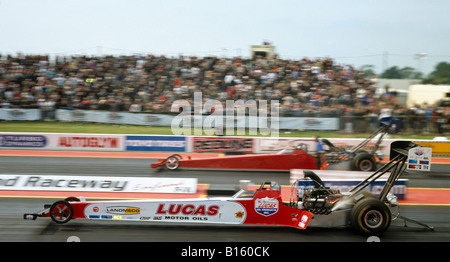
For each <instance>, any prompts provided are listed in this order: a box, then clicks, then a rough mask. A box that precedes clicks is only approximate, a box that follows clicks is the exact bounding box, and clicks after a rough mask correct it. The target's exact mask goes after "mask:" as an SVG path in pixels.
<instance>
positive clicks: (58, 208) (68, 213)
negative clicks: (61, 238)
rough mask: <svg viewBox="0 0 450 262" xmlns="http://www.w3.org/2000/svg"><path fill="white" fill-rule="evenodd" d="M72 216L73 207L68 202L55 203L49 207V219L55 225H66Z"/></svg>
mask: <svg viewBox="0 0 450 262" xmlns="http://www.w3.org/2000/svg"><path fill="white" fill-rule="evenodd" d="M72 216H73V207H72V205H71V204H70V203H69V202H67V201H65V200H60V201H56V202H55V203H53V204H52V205H51V207H50V218H51V219H52V220H53V222H55V223H58V224H64V223H67V222H69V221H70V220H71V219H72Z"/></svg>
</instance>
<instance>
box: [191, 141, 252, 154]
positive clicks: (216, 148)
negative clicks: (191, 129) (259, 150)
mask: <svg viewBox="0 0 450 262" xmlns="http://www.w3.org/2000/svg"><path fill="white" fill-rule="evenodd" d="M191 139H192V150H193V152H216V153H225V152H243V153H253V138H243V137H192V138H191Z"/></svg>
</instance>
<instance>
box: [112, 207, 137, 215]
mask: <svg viewBox="0 0 450 262" xmlns="http://www.w3.org/2000/svg"><path fill="white" fill-rule="evenodd" d="M106 213H109V214H116V215H136V214H140V213H141V209H140V208H139V207H125V206H111V207H106Z"/></svg>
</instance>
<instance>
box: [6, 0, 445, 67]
mask: <svg viewBox="0 0 450 262" xmlns="http://www.w3.org/2000/svg"><path fill="white" fill-rule="evenodd" d="M449 14H450V1H449V0H426V1H425V0H423V1H421V0H407V1H406V0H375V1H370V0H327V1H325V0H324V1H318V0H315V1H312V0H309V1H303V0H292V1H290V0H289V1H288V0H277V1H274V0H272V1H266V0H258V1H255V0H220V1H218V0H217V1H216V0H204V1H203V0H202V1H200V0H164V1H162V0H159V1H156V0H155V1H153V0H127V1H122V0H39V1H38V0H0V53H2V54H16V53H17V52H23V53H33V54H51V55H54V54H66V55H68V54H87V55H91V54H94V55H97V54H102V55H105V54H115V55H118V54H132V53H138V52H139V53H144V54H148V53H151V54H155V55H179V54H186V55H197V56H204V55H216V56H224V55H226V56H238V55H239V56H244V57H247V56H249V55H250V45H255V44H261V43H262V42H263V41H266V40H267V41H270V42H272V43H273V44H274V45H275V46H276V52H277V53H278V55H279V56H280V57H282V58H289V59H297V58H299V59H300V58H303V57H330V58H333V59H334V60H335V61H337V62H338V63H348V64H353V65H355V66H358V67H359V66H361V65H366V64H368V65H374V66H375V71H376V72H377V73H380V72H381V70H382V68H384V67H386V66H387V67H390V66H394V65H395V66H399V67H404V66H411V67H414V68H417V69H422V70H423V71H425V72H426V73H429V72H430V71H432V70H433V68H434V66H435V65H436V64H437V63H438V62H441V61H447V62H449V61H450V15H449ZM418 53H426V54H427V59H426V60H418V59H415V55H416V54H418ZM383 54H384V55H383Z"/></svg>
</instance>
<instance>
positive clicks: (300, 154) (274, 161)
mask: <svg viewBox="0 0 450 262" xmlns="http://www.w3.org/2000/svg"><path fill="white" fill-rule="evenodd" d="M316 161H317V160H316V158H315V157H313V156H311V155H309V154H308V153H307V152H306V151H305V150H302V149H295V150H290V152H288V150H282V151H280V152H279V153H276V154H254V155H236V156H225V157H211V158H202V159H191V158H190V157H189V158H188V159H183V158H182V157H181V156H180V155H178V154H174V155H171V156H170V157H168V158H166V159H159V160H157V161H156V162H155V163H152V164H151V165H150V167H151V168H156V169H160V168H167V169H169V170H176V169H178V168H187V169H204V170H215V169H217V170H252V171H258V170H262V171H289V170H291V169H298V168H301V169H317V162H316Z"/></svg>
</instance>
